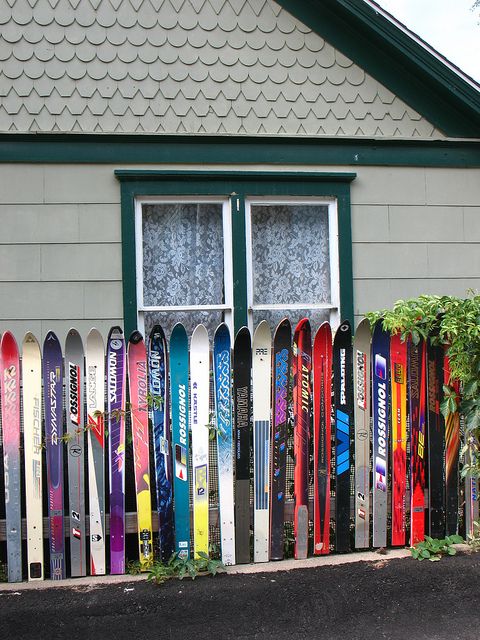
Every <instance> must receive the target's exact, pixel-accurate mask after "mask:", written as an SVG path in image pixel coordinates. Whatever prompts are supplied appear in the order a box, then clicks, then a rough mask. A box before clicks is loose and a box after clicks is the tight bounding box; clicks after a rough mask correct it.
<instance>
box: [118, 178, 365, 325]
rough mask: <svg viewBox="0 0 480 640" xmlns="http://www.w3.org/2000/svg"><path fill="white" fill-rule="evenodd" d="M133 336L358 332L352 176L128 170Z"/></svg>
mask: <svg viewBox="0 0 480 640" xmlns="http://www.w3.org/2000/svg"><path fill="white" fill-rule="evenodd" d="M115 174H116V177H117V178H118V179H119V181H120V183H121V202H122V248H123V287H124V289H123V298H124V321H125V331H126V333H127V334H128V333H129V332H130V331H131V330H133V329H134V328H139V329H140V330H141V331H143V332H146V333H148V331H149V329H150V327H151V326H152V325H153V324H154V323H156V322H158V323H160V324H162V326H164V328H165V330H166V332H167V334H168V333H169V331H170V329H171V328H172V327H173V325H174V324H175V322H178V321H181V322H183V323H184V324H186V326H187V329H192V328H193V326H194V325H195V324H197V323H198V322H203V323H205V324H206V325H207V326H208V327H209V328H210V329H213V328H214V327H215V326H216V325H217V324H218V323H219V322H221V321H222V320H225V321H226V322H227V323H228V324H229V326H230V327H231V329H232V330H238V328H239V327H240V326H242V325H245V324H247V325H249V326H250V328H251V329H253V328H254V326H256V324H257V323H258V322H259V320H261V319H263V318H266V319H267V320H269V321H270V324H271V325H272V327H273V325H275V324H276V323H277V322H278V321H279V320H280V319H281V318H282V317H284V316H288V317H289V318H290V319H291V321H292V323H295V322H296V321H297V320H298V319H300V317H304V316H307V317H310V318H311V320H312V325H313V327H316V326H318V325H319V324H320V322H321V321H323V320H326V319H329V320H330V321H331V322H332V324H333V325H334V326H335V325H337V324H338V322H339V320H340V318H342V319H343V318H348V319H350V320H353V287H352V249H351V224H350V182H351V181H352V180H353V179H354V178H355V174H353V173H315V172H295V173H294V172H253V171H252V172H250V171H249V172H240V171H214V172H209V171H136V170H125V171H124V170H118V171H116V172H115Z"/></svg>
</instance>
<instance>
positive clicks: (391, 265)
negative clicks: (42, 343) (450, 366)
mask: <svg viewBox="0 0 480 640" xmlns="http://www.w3.org/2000/svg"><path fill="white" fill-rule="evenodd" d="M116 168H119V167H116V166H114V165H110V166H109V165H101V166H96V165H91V166H89V165H82V166H74V165H65V166H55V165H45V166H43V167H42V166H40V165H38V166H35V167H32V166H31V165H2V175H7V177H8V179H7V180H2V181H0V228H2V234H1V239H0V267H1V271H0V329H2V330H3V329H6V328H10V329H13V330H14V331H15V335H16V337H17V338H19V337H20V338H21V337H22V336H23V333H24V332H25V331H26V330H27V329H31V330H33V331H34V332H35V331H37V332H40V335H39V336H38V337H39V338H41V337H43V336H44V335H45V333H46V331H48V330H49V329H50V328H55V329H56V330H58V331H59V333H60V334H61V335H63V336H64V335H65V333H66V331H67V330H68V328H69V327H70V326H76V327H77V328H79V330H80V332H81V334H82V337H83V338H85V336H86V333H87V331H88V329H89V328H90V327H91V326H93V325H97V326H99V328H101V330H102V332H103V333H104V334H105V335H106V332H107V331H108V327H109V326H110V325H112V324H118V323H121V318H122V313H123V312H122V308H123V306H122V282H121V224H120V222H121V220H120V186H119V183H118V182H117V181H116V180H115V178H114V175H113V172H114V169H116ZM121 168H139V167H125V166H122V167H121ZM149 168H150V169H160V168H163V169H165V168H167V167H165V166H162V167H159V166H150V167H149ZM178 168H191V167H187V165H185V166H183V167H178ZM196 168H197V169H199V168H201V169H209V168H210V167H207V166H202V167H196ZM211 168H212V169H216V170H219V169H221V167H219V166H215V167H211ZM229 168H235V169H239V170H241V169H242V167H241V166H235V167H229ZM258 169H263V170H267V169H268V167H258ZM276 169H277V167H276ZM282 169H284V170H289V169H291V167H287V166H286V167H282ZM295 169H296V170H298V169H301V167H300V168H299V167H296V168H295ZM308 169H309V170H310V171H311V170H312V167H309V168H308ZM316 169H317V170H318V171H332V170H333V171H345V170H351V167H323V166H319V167H317V168H316ZM355 170H356V172H357V178H356V179H355V180H354V181H353V182H352V186H351V201H352V233H353V274H354V304H355V314H356V316H360V315H361V314H362V313H364V312H366V311H369V310H373V309H377V308H381V307H385V306H390V305H391V304H393V302H394V301H395V300H397V299H399V298H406V297H411V296H416V295H419V294H421V293H437V294H454V295H459V296H464V295H465V294H466V291H467V289H469V288H474V289H479V288H480V247H479V243H480V206H479V203H480V171H479V170H472V169H451V170H448V169H424V168H421V167H420V168H405V167H398V168H389V167H355ZM55 183H57V185H59V189H58V190H57V191H55V188H54V187H55ZM12 185H13V186H12ZM434 185H437V186H438V190H439V191H438V193H437V192H436V191H435V189H434V188H433V187H434ZM459 185H461V188H459ZM450 190H451V191H450ZM62 200H63V201H62ZM440 200H442V202H440ZM60 256H61V259H60V258H59V257H60ZM57 258H59V264H58V265H57V263H56V259H57Z"/></svg>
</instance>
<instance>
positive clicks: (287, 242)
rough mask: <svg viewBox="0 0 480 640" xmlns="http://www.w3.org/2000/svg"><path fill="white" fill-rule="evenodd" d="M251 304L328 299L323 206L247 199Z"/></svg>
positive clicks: (329, 298) (328, 252)
mask: <svg viewBox="0 0 480 640" xmlns="http://www.w3.org/2000/svg"><path fill="white" fill-rule="evenodd" d="M251 212H252V214H251V215H252V270H253V304H254V305H255V304H320V303H329V302H330V300H331V292H330V250H329V238H328V206H326V205H298V204H291V205H290V204H289V205H252V207H251Z"/></svg>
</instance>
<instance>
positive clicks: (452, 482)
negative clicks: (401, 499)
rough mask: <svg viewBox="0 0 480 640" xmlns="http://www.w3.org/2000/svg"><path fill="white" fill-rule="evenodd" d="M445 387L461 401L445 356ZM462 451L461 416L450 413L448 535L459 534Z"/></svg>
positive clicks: (447, 424)
mask: <svg viewBox="0 0 480 640" xmlns="http://www.w3.org/2000/svg"><path fill="white" fill-rule="evenodd" d="M443 372H444V379H443V382H444V384H445V385H448V386H449V387H452V388H453V390H454V391H455V393H456V394H457V405H458V403H459V401H460V397H459V394H460V383H459V381H458V380H452V379H451V375H450V360H449V358H448V356H447V355H445V359H444V363H443ZM459 451H460V415H459V413H458V411H455V413H450V414H449V415H448V417H447V419H446V420H445V497H446V511H445V520H446V534H447V536H451V535H455V534H456V533H458V456H459Z"/></svg>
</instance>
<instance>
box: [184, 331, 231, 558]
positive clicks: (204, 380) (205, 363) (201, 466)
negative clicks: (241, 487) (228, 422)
mask: <svg viewBox="0 0 480 640" xmlns="http://www.w3.org/2000/svg"><path fill="white" fill-rule="evenodd" d="M209 372H210V344H209V341H208V332H207V330H206V328H205V327H204V325H203V324H199V325H198V326H197V327H196V328H195V330H194V331H193V334H192V338H191V342H190V402H191V424H192V473H193V478H192V482H193V551H194V555H195V558H199V557H201V556H200V554H206V555H208V533H209V530H208V516H209V514H208V482H209V477H210V474H209V467H208V462H209V461H208V447H209V441H210V438H209V431H208V422H209V399H210V397H209V396H210V376H209ZM232 505H233V502H232ZM232 508H233V506H232ZM222 552H223V548H222Z"/></svg>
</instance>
